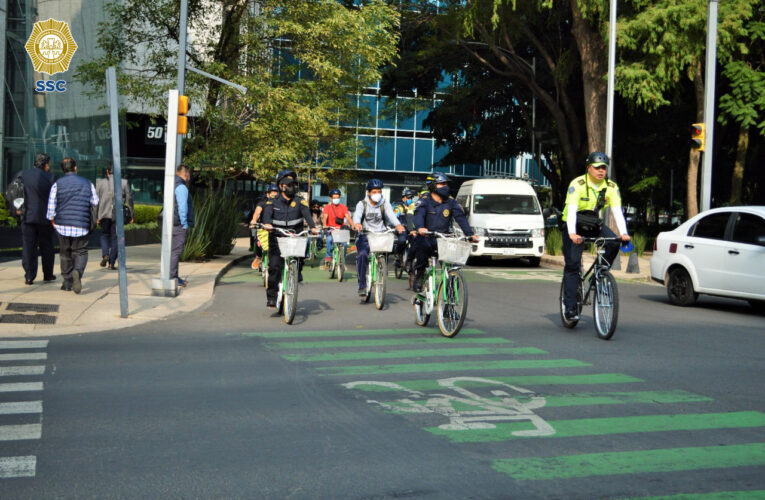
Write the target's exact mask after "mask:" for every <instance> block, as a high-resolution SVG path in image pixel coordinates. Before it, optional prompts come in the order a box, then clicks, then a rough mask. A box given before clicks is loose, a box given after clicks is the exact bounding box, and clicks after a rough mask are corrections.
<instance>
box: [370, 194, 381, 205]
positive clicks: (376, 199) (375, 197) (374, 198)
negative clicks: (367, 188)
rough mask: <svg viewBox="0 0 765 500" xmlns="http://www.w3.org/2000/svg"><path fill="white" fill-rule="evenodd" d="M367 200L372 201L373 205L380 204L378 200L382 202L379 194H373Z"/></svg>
mask: <svg viewBox="0 0 765 500" xmlns="http://www.w3.org/2000/svg"><path fill="white" fill-rule="evenodd" d="M369 198H370V199H371V200H372V201H374V202H375V203H380V200H382V194H380V193H375V194H373V195H372V196H370V197H369Z"/></svg>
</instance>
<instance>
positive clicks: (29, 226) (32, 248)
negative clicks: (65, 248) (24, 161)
mask: <svg viewBox="0 0 765 500" xmlns="http://www.w3.org/2000/svg"><path fill="white" fill-rule="evenodd" d="M21 180H22V182H23V183H24V210H23V211H22V213H21V214H20V215H21V236H22V251H21V262H22V266H23V267H24V283H26V284H27V285H31V284H32V283H33V282H34V280H35V278H36V277H37V255H38V254H37V249H38V247H39V249H40V256H41V257H42V268H43V279H44V280H45V281H54V280H55V279H56V276H55V275H54V274H53V260H54V253H53V228H52V227H51V225H50V221H48V219H47V218H46V217H45V213H46V211H47V208H48V197H49V195H50V188H51V186H52V185H53V182H54V179H53V174H51V173H50V155H48V154H46V153H39V154H38V155H37V156H36V157H35V168H30V169H28V170H25V171H24V172H22V173H21Z"/></svg>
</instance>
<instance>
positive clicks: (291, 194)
mask: <svg viewBox="0 0 765 500" xmlns="http://www.w3.org/2000/svg"><path fill="white" fill-rule="evenodd" d="M276 185H277V186H278V188H279V195H278V196H277V197H276V198H275V199H273V200H270V201H268V202H266V208H265V210H263V225H264V229H267V230H269V231H271V229H273V228H274V227H276V228H279V229H283V230H286V231H295V232H300V231H302V229H303V222H305V223H307V224H308V227H310V228H311V232H312V233H314V234H317V233H318V232H319V230H318V228H316V226H315V224H314V222H313V217H312V216H311V211H310V209H309V208H308V202H307V201H306V200H305V199H303V198H302V197H301V196H298V194H297V190H298V183H297V174H296V173H295V171H294V170H282V171H281V172H279V175H277V176H276ZM277 236H279V235H278V234H276V232H275V231H271V232H270V234H269V237H268V288H267V289H266V305H267V306H268V307H269V308H271V309H274V308H276V295H277V294H278V292H279V280H281V277H282V271H283V269H284V259H283V258H282V255H281V252H280V251H279V244H278V243H277V241H276V238H277ZM302 269H303V260H302V259H301V260H300V270H301V273H302ZM300 281H302V276H301V278H300Z"/></svg>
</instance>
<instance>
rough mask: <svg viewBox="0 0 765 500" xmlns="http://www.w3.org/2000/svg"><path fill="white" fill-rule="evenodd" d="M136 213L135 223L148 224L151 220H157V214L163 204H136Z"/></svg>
mask: <svg viewBox="0 0 765 500" xmlns="http://www.w3.org/2000/svg"><path fill="white" fill-rule="evenodd" d="M133 208H134V209H135V213H134V214H133V222H134V223H135V224H148V223H150V222H157V216H158V215H159V212H160V210H162V205H134V206H133Z"/></svg>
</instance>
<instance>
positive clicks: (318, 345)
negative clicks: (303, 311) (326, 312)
mask: <svg viewBox="0 0 765 500" xmlns="http://www.w3.org/2000/svg"><path fill="white" fill-rule="evenodd" d="M512 343H513V342H512V341H511V340H507V339H504V338H502V337H475V338H459V337H458V338H456V339H447V338H446V337H417V338H403V339H358V340H317V341H305V340H301V341H293V342H272V343H269V344H266V347H267V348H268V349H334V348H337V347H384V346H393V345H421V344H427V345H431V344H438V345H441V346H443V345H455V344H512Z"/></svg>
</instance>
